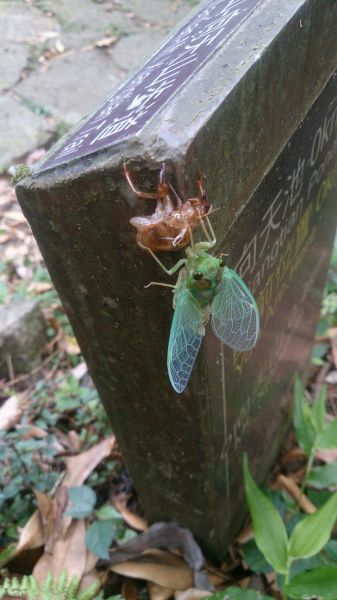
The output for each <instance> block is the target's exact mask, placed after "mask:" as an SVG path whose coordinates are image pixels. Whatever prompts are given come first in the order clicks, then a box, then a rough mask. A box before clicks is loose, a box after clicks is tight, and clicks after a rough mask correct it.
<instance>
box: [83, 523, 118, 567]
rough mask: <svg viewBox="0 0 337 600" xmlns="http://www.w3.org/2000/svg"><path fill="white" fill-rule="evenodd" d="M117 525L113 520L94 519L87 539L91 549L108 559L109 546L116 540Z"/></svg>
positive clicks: (97, 554)
mask: <svg viewBox="0 0 337 600" xmlns="http://www.w3.org/2000/svg"><path fill="white" fill-rule="evenodd" d="M115 533H116V526H115V524H114V522H113V521H94V523H92V524H91V525H90V527H89V529H88V530H87V532H86V536H85V541H86V544H87V547H88V548H89V550H90V551H91V552H92V553H93V554H95V555H96V556H99V558H104V559H105V560H108V558H109V548H110V546H111V544H112V542H113V540H114V537H115Z"/></svg>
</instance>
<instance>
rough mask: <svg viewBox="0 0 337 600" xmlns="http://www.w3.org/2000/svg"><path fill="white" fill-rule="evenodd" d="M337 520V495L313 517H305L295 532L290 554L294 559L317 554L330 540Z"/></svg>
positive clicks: (291, 537)
mask: <svg viewBox="0 0 337 600" xmlns="http://www.w3.org/2000/svg"><path fill="white" fill-rule="evenodd" d="M336 518H337V493H336V494H333V496H331V498H330V499H329V500H328V501H327V502H326V503H325V504H323V506H321V508H320V509H319V510H318V511H317V512H315V513H314V514H312V515H309V516H308V517H305V518H304V519H302V521H300V523H298V524H297V525H296V527H295V529H294V530H293V532H292V534H291V536H290V540H289V548H288V553H289V556H290V557H291V558H293V559H296V558H308V557H309V556H313V555H314V554H317V553H318V552H319V551H320V550H321V549H322V548H323V546H325V544H326V543H327V541H328V540H329V538H330V534H331V531H332V528H333V526H334V524H335V522H336Z"/></svg>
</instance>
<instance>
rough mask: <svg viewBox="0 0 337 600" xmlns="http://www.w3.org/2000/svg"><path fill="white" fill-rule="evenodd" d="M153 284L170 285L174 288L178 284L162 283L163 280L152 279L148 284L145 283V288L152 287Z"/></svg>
mask: <svg viewBox="0 0 337 600" xmlns="http://www.w3.org/2000/svg"><path fill="white" fill-rule="evenodd" d="M151 285H160V287H169V288H173V289H174V290H175V289H176V287H177V286H176V285H172V283H162V282H161V281H150V283H148V284H147V285H144V287H145V288H149V287H151Z"/></svg>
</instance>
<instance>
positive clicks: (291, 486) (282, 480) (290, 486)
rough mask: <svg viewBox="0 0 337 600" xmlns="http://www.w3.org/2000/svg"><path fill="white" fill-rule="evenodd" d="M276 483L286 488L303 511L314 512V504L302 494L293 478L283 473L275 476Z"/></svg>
mask: <svg viewBox="0 0 337 600" xmlns="http://www.w3.org/2000/svg"><path fill="white" fill-rule="evenodd" d="M277 485H278V486H279V487H281V488H283V489H284V490H286V491H287V492H288V493H289V494H290V495H291V496H292V497H293V498H294V500H295V501H296V502H297V503H298V504H299V506H300V507H301V508H302V510H304V512H306V513H309V514H312V513H314V512H316V510H317V508H316V506H315V505H314V504H313V503H312V502H311V501H310V500H309V498H307V496H306V495H305V494H303V492H302V491H301V489H300V488H299V487H298V485H297V484H296V483H295V481H293V479H290V478H289V477H285V475H279V476H278V478H277Z"/></svg>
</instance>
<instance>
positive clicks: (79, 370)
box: [71, 362, 88, 380]
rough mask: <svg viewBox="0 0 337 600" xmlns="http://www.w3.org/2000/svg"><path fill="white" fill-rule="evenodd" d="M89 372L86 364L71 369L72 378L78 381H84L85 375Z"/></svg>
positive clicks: (82, 363)
mask: <svg viewBox="0 0 337 600" xmlns="http://www.w3.org/2000/svg"><path fill="white" fill-rule="evenodd" d="M87 372H88V367H87V365H86V363H85V362H81V363H79V364H78V365H76V367H74V368H73V369H71V374H72V376H73V377H75V379H78V380H80V379H82V377H84V375H86V374H87Z"/></svg>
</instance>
